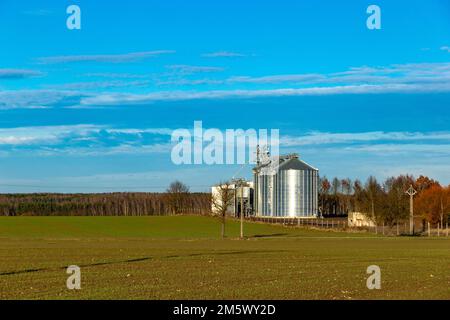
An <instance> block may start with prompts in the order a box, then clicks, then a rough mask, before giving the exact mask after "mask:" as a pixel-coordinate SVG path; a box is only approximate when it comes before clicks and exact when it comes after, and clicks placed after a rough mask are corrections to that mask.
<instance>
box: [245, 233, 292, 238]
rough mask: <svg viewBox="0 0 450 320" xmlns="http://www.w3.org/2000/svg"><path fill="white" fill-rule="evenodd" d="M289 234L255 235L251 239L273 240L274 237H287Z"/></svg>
mask: <svg viewBox="0 0 450 320" xmlns="http://www.w3.org/2000/svg"><path fill="white" fill-rule="evenodd" d="M288 235H289V234H288V233H272V234H255V235H254V236H252V237H250V238H272V237H285V236H288Z"/></svg>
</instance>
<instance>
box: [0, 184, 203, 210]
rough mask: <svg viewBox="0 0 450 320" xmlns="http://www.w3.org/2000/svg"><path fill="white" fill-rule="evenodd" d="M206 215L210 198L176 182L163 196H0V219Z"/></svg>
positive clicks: (146, 194)
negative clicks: (13, 217)
mask: <svg viewBox="0 0 450 320" xmlns="http://www.w3.org/2000/svg"><path fill="white" fill-rule="evenodd" d="M210 211H211V196H210V194H208V193H191V192H189V189H188V188H187V187H186V186H185V185H183V184H182V183H181V182H178V181H176V182H174V183H172V184H171V185H170V186H169V188H168V189H167V190H166V192H164V193H144V192H127V193H101V194H54V193H39V194H1V195H0V216H27V215H29V216H146V215H150V216H152V215H174V214H209V213H210Z"/></svg>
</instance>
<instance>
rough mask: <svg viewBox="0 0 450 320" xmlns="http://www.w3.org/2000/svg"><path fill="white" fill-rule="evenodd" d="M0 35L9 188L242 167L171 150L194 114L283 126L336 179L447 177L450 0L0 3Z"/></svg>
mask: <svg viewBox="0 0 450 320" xmlns="http://www.w3.org/2000/svg"><path fill="white" fill-rule="evenodd" d="M71 4H77V5H79V6H80V8H81V13H82V18H81V19H82V22H81V24H82V28H81V30H68V29H67V27H66V19H67V17H68V15H67V14H66V8H67V6H69V5H71ZM371 4H376V5H378V6H379V7H380V8H381V14H382V16H381V17H382V18H381V19H382V29H381V30H369V29H367V27H366V19H367V17H368V15H367V14H366V8H367V7H368V6H369V5H371ZM0 37H1V39H2V48H1V50H0V62H1V63H0V192H38V191H52V192H102V191H105V192H109V191H161V190H164V189H165V187H166V186H167V185H168V184H169V183H170V181H172V180H174V179H179V180H181V181H184V182H185V183H187V184H188V185H189V186H190V187H191V189H192V190H196V191H205V190H208V186H209V185H211V184H214V183H216V182H218V181H223V180H226V179H228V178H230V177H231V176H233V175H234V174H235V173H236V171H238V170H239V166H224V165H212V166H211V165H210V166H208V165H181V166H176V165H174V164H173V163H172V162H171V159H170V151H171V144H170V134H171V132H172V130H174V129H177V128H192V126H193V123H194V121H196V120H201V121H203V126H204V127H205V128H219V129H221V130H225V129H228V128H230V129H237V128H242V129H248V128H255V129H259V128H267V129H279V130H280V135H281V151H282V152H297V153H299V154H300V156H301V157H302V158H303V159H304V160H306V161H307V162H308V163H311V164H313V165H314V166H316V167H318V168H319V169H320V173H321V174H322V175H326V176H328V177H332V176H338V177H342V178H343V177H347V176H349V177H351V178H352V179H355V178H360V179H362V180H364V179H365V178H366V177H367V176H369V175H371V174H373V175H375V176H377V177H379V178H380V179H383V178H385V177H388V176H390V175H396V174H401V173H411V174H414V175H420V174H425V175H429V176H431V177H433V178H435V179H438V180H440V181H441V182H442V183H444V184H449V183H450V125H449V123H450V108H449V106H450V3H449V2H448V1H446V0H430V1H392V0H391V1H378V0H376V1H362V0H358V1H345V5H344V4H343V2H338V1H331V0H329V1H320V2H318V1H292V0H289V1H288V0H282V1H245V3H243V1H234V0H231V1H195V2H194V1H192V2H190V3H188V2H187V1H172V0H164V1H145V2H144V1H138V0H129V1H126V2H122V1H9V0H2V1H1V2H0ZM250 168H251V167H250V166H247V167H245V168H244V169H242V170H241V171H240V173H239V174H241V175H244V176H246V177H247V178H250V177H251V170H250Z"/></svg>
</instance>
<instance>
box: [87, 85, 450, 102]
mask: <svg viewBox="0 0 450 320" xmlns="http://www.w3.org/2000/svg"><path fill="white" fill-rule="evenodd" d="M449 91H450V83H442V84H421V85H418V84H380V85H349V86H333V87H312V88H287V89H269V90H211V91H203V92H193V91H165V92H164V91H163V92H155V93H149V94H127V93H107V94H106V93H105V94H99V95H96V96H91V97H85V98H83V99H82V100H81V105H84V106H91V105H94V106H95V105H97V106H99V105H100V106H107V105H121V104H146V103H151V102H155V101H180V100H197V99H226V98H262V97H283V96H324V95H338V94H381V93H437V92H449Z"/></svg>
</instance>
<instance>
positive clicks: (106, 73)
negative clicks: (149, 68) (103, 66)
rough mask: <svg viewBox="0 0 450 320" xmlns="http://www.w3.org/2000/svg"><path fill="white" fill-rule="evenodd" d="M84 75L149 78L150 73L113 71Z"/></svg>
mask: <svg viewBox="0 0 450 320" xmlns="http://www.w3.org/2000/svg"><path fill="white" fill-rule="evenodd" d="M84 76H85V77H98V78H115V79H118V78H120V79H144V78H149V77H151V75H148V74H137V73H114V72H91V73H85V74H84Z"/></svg>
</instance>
